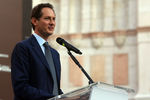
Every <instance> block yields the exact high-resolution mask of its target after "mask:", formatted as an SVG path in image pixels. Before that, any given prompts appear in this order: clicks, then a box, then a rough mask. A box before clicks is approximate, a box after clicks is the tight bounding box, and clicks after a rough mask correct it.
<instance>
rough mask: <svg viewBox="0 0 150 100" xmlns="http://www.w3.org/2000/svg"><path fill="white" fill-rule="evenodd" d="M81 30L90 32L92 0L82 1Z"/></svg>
mask: <svg viewBox="0 0 150 100" xmlns="http://www.w3.org/2000/svg"><path fill="white" fill-rule="evenodd" d="M81 4H82V5H81V22H82V23H81V32H82V33H87V32H90V27H91V26H90V24H91V23H90V20H91V0H82V3H81Z"/></svg>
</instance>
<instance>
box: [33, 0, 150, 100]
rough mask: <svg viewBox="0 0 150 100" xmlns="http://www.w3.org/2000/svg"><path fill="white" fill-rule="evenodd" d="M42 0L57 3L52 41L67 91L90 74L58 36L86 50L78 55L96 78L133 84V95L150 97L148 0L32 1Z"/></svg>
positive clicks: (143, 98) (144, 99)
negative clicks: (60, 41)
mask: <svg viewBox="0 0 150 100" xmlns="http://www.w3.org/2000/svg"><path fill="white" fill-rule="evenodd" d="M40 2H43V3H44V2H50V3H52V4H53V5H54V6H55V10H56V14H57V17H56V21H57V25H56V27H57V28H56V31H55V36H54V38H50V39H49V42H50V43H51V45H52V46H53V47H54V48H56V49H57V50H58V51H59V52H60V55H61V61H62V79H61V80H62V88H63V90H64V92H69V91H71V90H74V89H76V88H80V87H83V86H86V85H88V80H87V78H86V77H85V76H84V75H83V74H82V72H81V71H80V70H79V68H78V67H77V65H75V64H74V62H73V61H72V60H71V59H70V57H69V55H68V54H67V50H66V49H65V48H64V47H61V46H59V45H58V44H56V43H55V39H56V37H57V36H61V37H63V38H64V39H66V40H68V41H69V42H70V43H72V44H73V45H74V46H76V47H78V48H79V49H80V50H81V51H82V52H83V54H82V55H81V56H80V55H76V54H74V55H75V57H77V59H78V60H79V62H80V63H81V65H82V66H83V67H84V69H85V70H86V71H87V72H88V73H89V75H90V76H91V77H92V79H93V80H94V81H95V82H98V81H100V82H106V83H109V84H114V85H119V86H123V87H129V88H132V89H134V90H135V93H134V94H132V95H131V96H130V99H131V100H134V99H135V100H147V99H150V85H149V84H150V74H149V72H150V67H149V66H150V61H149V59H150V52H149V51H150V20H149V18H150V9H149V8H150V6H149V4H150V1H148V0H33V6H34V5H36V4H38V3H40Z"/></svg>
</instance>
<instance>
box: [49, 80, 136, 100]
mask: <svg viewBox="0 0 150 100" xmlns="http://www.w3.org/2000/svg"><path fill="white" fill-rule="evenodd" d="M133 92H134V90H133V89H129V88H124V87H120V86H114V85H111V84H107V83H103V82H97V83H92V84H90V85H89V86H86V87H83V88H81V89H78V90H75V91H72V92H69V93H66V94H62V95H59V96H56V97H53V98H51V99H48V100H128V94H129V93H133Z"/></svg>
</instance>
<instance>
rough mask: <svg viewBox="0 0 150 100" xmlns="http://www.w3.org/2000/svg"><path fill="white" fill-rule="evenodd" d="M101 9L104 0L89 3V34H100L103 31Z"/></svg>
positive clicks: (94, 0)
mask: <svg viewBox="0 0 150 100" xmlns="http://www.w3.org/2000/svg"><path fill="white" fill-rule="evenodd" d="M103 7H104V0H92V1H91V32H100V31H102V30H103V20H104V11H103Z"/></svg>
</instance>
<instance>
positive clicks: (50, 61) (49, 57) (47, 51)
mask: <svg viewBox="0 0 150 100" xmlns="http://www.w3.org/2000/svg"><path fill="white" fill-rule="evenodd" d="M43 45H44V47H45V57H46V60H47V62H48V64H49V67H50V71H51V75H52V77H53V81H54V88H53V94H54V95H58V85H57V77H56V70H55V66H54V61H53V58H52V54H51V51H50V45H49V44H48V42H45V43H44V44H43Z"/></svg>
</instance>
